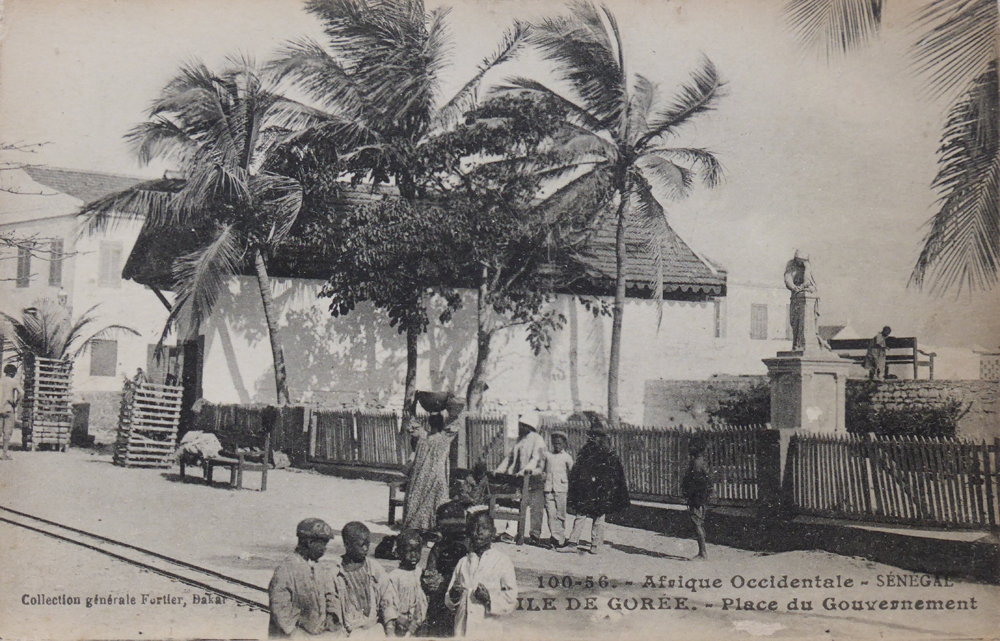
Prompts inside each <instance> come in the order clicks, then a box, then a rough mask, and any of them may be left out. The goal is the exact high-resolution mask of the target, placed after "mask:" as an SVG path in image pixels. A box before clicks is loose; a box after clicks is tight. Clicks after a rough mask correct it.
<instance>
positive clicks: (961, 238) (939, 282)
mask: <svg viewBox="0 0 1000 641" xmlns="http://www.w3.org/2000/svg"><path fill="white" fill-rule="evenodd" d="M997 92H998V80H997V63H996V61H994V62H993V63H991V64H990V65H989V66H988V67H987V69H986V71H985V72H983V73H982V74H980V75H979V77H978V78H976V80H975V81H974V82H973V83H972V85H971V86H970V88H969V90H968V91H967V92H966V93H965V95H964V96H963V98H962V99H961V100H960V101H959V102H958V103H956V104H955V106H954V107H952V109H951V112H950V113H949V117H948V122H947V124H946V126H945V131H944V133H943V134H942V139H941V147H940V149H939V152H938V153H939V156H940V164H941V168H940V170H939V172H938V175H937V177H936V178H935V179H934V183H933V187H934V188H936V189H937V190H938V191H939V192H940V193H941V209H940V210H939V211H938V212H937V213H936V214H935V215H934V216H933V218H932V219H931V220H930V222H929V226H930V230H929V231H928V233H927V236H926V237H925V239H924V247H923V250H922V251H921V252H920V256H919V257H918V259H917V263H916V266H915V267H914V269H913V273H912V274H911V275H910V284H911V285H914V286H916V287H923V286H924V284H925V283H926V282H927V281H928V280H929V281H930V282H931V283H932V290H933V291H935V292H936V293H938V294H940V293H943V292H944V291H946V290H948V289H950V288H952V287H956V286H957V287H958V290H959V291H961V290H962V289H963V288H965V287H967V288H969V290H987V289H991V288H992V287H994V286H995V285H996V283H997V271H998V267H1000V198H998V182H1000V140H998V138H1000V136H998V133H1000V97H998V93H997Z"/></svg>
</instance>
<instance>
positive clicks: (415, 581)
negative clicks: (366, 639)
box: [389, 530, 427, 637]
mask: <svg viewBox="0 0 1000 641" xmlns="http://www.w3.org/2000/svg"><path fill="white" fill-rule="evenodd" d="M423 548H424V540H423V537H421V536H420V533H419V532H417V531H415V530H405V531H404V532H403V533H402V534H400V535H399V537H398V538H397V540H396V551H397V552H398V554H399V567H398V568H397V569H395V570H393V571H391V572H390V573H389V585H390V588H391V589H390V591H389V593H390V594H392V595H394V596H395V598H396V602H395V604H394V605H395V610H396V626H395V627H396V629H395V635H396V636H397V637H412V636H414V635H416V633H417V630H418V629H419V628H420V626H421V625H422V624H423V622H424V618H425V617H426V616H427V595H426V594H424V591H423V589H422V588H421V586H420V572H419V570H418V569H417V564H418V563H420V553H421V552H422V551H423ZM390 634H391V632H390Z"/></svg>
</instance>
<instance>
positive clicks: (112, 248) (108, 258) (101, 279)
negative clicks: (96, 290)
mask: <svg viewBox="0 0 1000 641" xmlns="http://www.w3.org/2000/svg"><path fill="white" fill-rule="evenodd" d="M100 260H101V264H100V271H99V273H98V281H97V284H98V285H99V286H100V287H121V283H122V244H121V242H119V241H102V242H101V259H100Z"/></svg>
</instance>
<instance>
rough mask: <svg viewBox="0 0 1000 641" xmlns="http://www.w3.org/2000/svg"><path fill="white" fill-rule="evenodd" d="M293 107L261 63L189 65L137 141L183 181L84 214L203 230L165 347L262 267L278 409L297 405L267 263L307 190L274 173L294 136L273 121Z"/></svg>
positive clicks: (145, 186) (179, 283)
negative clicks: (278, 151)
mask: <svg viewBox="0 0 1000 641" xmlns="http://www.w3.org/2000/svg"><path fill="white" fill-rule="evenodd" d="M285 102H287V101H286V100H285V99H283V98H282V97H280V96H279V95H278V94H277V93H275V92H274V91H273V90H272V88H270V87H269V86H268V84H267V83H266V82H265V80H264V74H262V72H261V70H260V69H259V68H258V67H257V66H256V65H255V64H254V63H253V61H251V60H247V59H235V58H234V59H230V60H229V61H228V66H227V67H226V68H225V69H224V70H223V71H221V72H219V73H216V72H213V71H210V70H209V69H208V68H207V67H206V66H205V65H204V64H202V63H193V64H189V65H186V66H184V67H183V68H182V69H181V70H180V72H179V73H178V74H177V76H176V77H175V78H174V79H173V80H171V81H170V82H169V83H168V84H167V85H166V87H165V88H164V89H163V91H162V93H161V95H160V97H159V98H158V99H157V100H156V101H155V102H154V103H153V106H152V107H151V108H150V110H149V120H148V121H147V122H145V123H142V124H140V125H138V126H136V127H135V128H133V129H132V131H130V132H129V134H128V135H127V140H128V141H129V142H130V143H131V144H132V146H133V149H134V151H135V153H136V155H137V156H138V158H139V160H140V161H141V162H142V163H148V162H150V161H151V160H152V159H154V158H159V159H162V160H167V161H173V162H176V163H177V166H178V168H179V170H180V174H181V175H182V178H181V179H179V180H177V181H171V180H166V179H165V180H157V181H149V182H145V183H140V184H139V185H136V186H135V187H133V188H131V189H128V190H125V191H122V192H119V193H116V194H112V195H110V196H107V197H105V198H102V199H101V200H98V201H96V202H93V203H91V204H89V205H87V206H85V207H84V208H83V210H82V211H81V212H80V215H81V216H83V217H85V218H86V229H87V230H88V231H89V232H90V233H98V232H102V231H104V230H105V229H107V228H108V227H110V226H113V225H115V224H116V223H118V222H119V221H124V220H135V219H139V220H143V221H144V223H143V224H144V231H146V232H147V233H154V232H156V231H158V230H159V231H165V230H170V229H173V228H176V227H178V226H183V227H185V228H195V229H197V230H200V231H202V232H203V238H204V242H202V243H200V244H199V247H198V248H197V249H196V250H194V251H193V252H191V253H189V254H187V255H184V256H180V257H178V258H177V259H176V260H175V262H174V264H173V278H174V279H175V281H176V285H175V291H176V296H175V298H174V302H173V306H172V309H171V312H170V315H169V317H168V319H167V323H166V326H165V327H164V330H163V337H162V338H161V343H162V341H163V339H164V338H166V336H167V334H168V332H169V331H170V329H171V327H172V325H173V324H175V323H176V322H177V321H178V319H183V320H186V321H187V324H188V326H191V327H197V326H198V325H199V324H200V323H201V322H202V321H203V320H205V319H207V318H208V317H209V316H210V315H211V313H212V308H213V306H214V305H215V303H216V301H217V300H218V297H219V295H220V293H221V290H222V288H223V287H224V286H225V283H226V282H227V280H228V279H229V278H230V277H232V276H233V275H235V274H237V273H239V272H240V271H241V268H243V267H244V266H245V265H246V264H249V265H250V266H252V269H253V273H254V274H255V275H256V278H257V285H258V289H259V291H260V297H261V302H262V304H263V307H264V318H265V320H266V322H267V329H268V335H269V337H270V343H271V355H272V358H273V359H274V382H275V390H276V393H277V400H278V403H288V402H290V400H289V394H288V385H287V381H286V374H285V359H284V354H283V352H282V348H281V341H280V337H279V333H278V324H277V315H276V310H275V306H274V300H273V297H272V294H271V285H270V279H269V277H268V273H267V262H266V257H267V255H268V252H269V251H270V250H272V249H273V248H274V247H276V246H277V244H278V243H280V242H281V240H282V239H283V238H285V237H286V236H287V235H288V233H289V231H290V230H291V228H292V226H293V225H294V223H295V220H296V218H297V217H298V214H299V211H300V209H301V206H302V188H301V186H300V184H299V183H298V182H297V181H296V180H294V179H292V178H289V177H287V176H284V175H280V174H278V173H275V172H273V171H269V170H268V161H269V159H270V157H271V152H272V150H273V149H274V148H275V145H276V144H277V143H278V142H279V141H280V139H281V136H283V135H285V134H287V133H288V132H287V131H285V130H282V129H280V128H278V127H275V126H272V121H271V117H272V116H273V115H274V113H275V110H276V109H278V108H279V107H280V106H282V105H284V104H285Z"/></svg>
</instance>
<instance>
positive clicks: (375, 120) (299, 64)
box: [272, 0, 525, 414]
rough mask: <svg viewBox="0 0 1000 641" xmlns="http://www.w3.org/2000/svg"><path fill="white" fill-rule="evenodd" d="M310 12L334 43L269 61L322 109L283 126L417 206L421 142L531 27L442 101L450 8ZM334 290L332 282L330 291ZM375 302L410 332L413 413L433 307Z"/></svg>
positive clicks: (403, 4)
mask: <svg viewBox="0 0 1000 641" xmlns="http://www.w3.org/2000/svg"><path fill="white" fill-rule="evenodd" d="M306 10H307V11H309V12H310V13H312V14H314V15H315V16H316V17H318V18H319V19H320V21H321V22H322V23H323V28H324V31H325V33H326V36H327V39H328V47H324V46H323V45H322V44H320V43H318V42H316V41H314V40H311V39H302V40H298V41H295V42H292V43H289V44H288V45H287V46H286V47H285V48H284V50H283V51H282V52H281V53H280V55H279V57H278V59H277V60H276V61H275V62H274V63H272V69H273V71H274V72H275V74H276V75H277V77H278V78H279V79H281V80H282V81H290V83H291V84H292V85H293V86H294V87H295V88H296V89H297V90H298V91H300V92H302V93H304V94H305V95H306V96H308V98H309V99H310V100H311V101H312V102H313V103H314V104H316V105H317V106H318V107H319V109H316V110H308V109H300V108H298V107H297V106H296V107H293V108H290V109H288V111H287V113H286V117H287V120H286V122H287V123H288V124H289V126H292V127H294V128H296V129H299V130H300V133H299V134H298V135H296V136H295V137H294V138H293V140H292V142H294V143H296V144H297V145H299V146H300V147H301V148H303V149H307V150H313V151H314V152H315V150H316V149H321V150H325V153H326V155H327V157H328V158H336V161H335V162H334V163H331V165H330V166H329V167H328V169H327V171H333V172H335V173H337V174H339V175H341V176H345V177H350V178H351V180H352V181H353V182H355V183H360V182H362V181H364V182H368V183H373V184H379V183H389V182H391V183H394V184H395V186H396V187H397V188H398V189H399V193H400V196H401V197H402V198H403V199H404V200H406V201H407V202H408V203H409V204H410V205H411V206H416V203H417V200H418V199H420V198H421V197H423V196H424V195H425V194H424V192H423V190H422V189H421V186H420V185H419V184H418V181H417V179H416V177H415V176H414V173H413V170H414V164H415V159H416V157H417V156H418V155H419V154H420V153H421V151H420V149H421V147H422V145H424V144H426V143H427V141H428V140H430V139H432V138H433V136H434V135H436V134H437V133H439V132H441V131H443V130H445V129H446V128H447V127H448V126H450V125H452V124H454V123H455V122H457V121H458V120H459V119H460V118H461V117H462V115H463V113H464V111H465V110H466V109H467V108H468V107H470V106H471V105H472V104H473V103H474V102H475V97H476V91H477V88H478V86H479V84H480V83H481V82H482V80H483V77H484V76H485V75H486V73H487V72H488V71H489V70H490V69H492V68H493V67H495V66H497V65H500V64H503V63H504V62H506V61H508V60H510V59H512V58H513V57H514V56H516V54H517V51H518V49H519V48H520V45H521V42H522V40H523V38H524V35H525V29H524V27H523V26H522V25H515V27H514V28H513V29H512V30H511V31H510V32H509V33H508V34H507V35H506V36H505V37H504V39H503V41H502V42H501V44H500V46H499V48H498V50H497V51H496V53H495V54H494V55H492V56H490V57H489V58H487V59H486V60H485V61H484V62H483V64H482V65H481V66H480V68H479V69H478V70H477V72H476V73H475V74H474V75H473V77H472V78H470V79H469V80H468V81H467V82H466V83H465V85H464V86H463V87H462V88H461V89H460V90H459V91H458V92H457V93H456V94H455V95H454V96H452V97H451V98H450V99H449V100H447V101H441V100H439V99H438V93H439V83H440V79H441V75H442V73H443V72H444V71H445V70H446V68H447V66H448V56H447V50H448V45H449V37H448V33H447V26H446V22H445V18H446V16H447V13H448V10H447V9H436V10H434V11H431V12H429V13H428V12H425V10H424V5H423V2H422V1H421V0H309V2H307V3H306ZM400 284H402V283H396V284H395V285H400ZM411 285H412V286H413V288H414V289H413V290H412V291H410V292H407V293H404V292H399V291H397V292H396V293H397V294H399V295H400V296H401V298H400V299H399V300H402V301H406V302H407V303H408V304H413V305H415V306H417V307H421V306H422V301H423V300H424V298H423V292H424V290H425V289H426V288H427V284H426V283H425V282H422V281H421V279H416V280H415V281H411ZM335 289H336V286H335V284H334V283H332V282H331V284H330V285H329V286H328V288H327V292H328V293H332V292H333V291H334V290H335ZM348 289H349V288H348ZM383 291H385V290H383ZM369 293H372V294H374V291H371V292H369ZM369 300H373V302H376V304H379V302H378V301H379V300H384V301H385V302H386V303H387V305H388V307H389V308H392V309H396V310H397V311H396V312H390V314H391V315H393V314H394V318H396V319H398V321H399V323H400V328H401V329H402V330H404V331H405V332H406V334H407V341H406V343H407V374H406V381H407V385H406V392H405V399H406V400H405V404H404V411H405V412H406V413H409V414H412V413H413V412H414V411H415V405H414V402H413V394H414V392H415V385H414V383H415V380H416V362H417V354H416V346H417V337H418V336H419V334H420V333H421V332H423V331H424V330H425V329H426V326H427V325H426V312H425V311H424V310H422V309H416V308H415V309H412V310H410V311H408V312H405V313H404V312H402V311H399V310H398V305H399V303H398V302H393V301H389V300H388V299H383V298H382V297H381V296H377V297H375V298H369ZM380 306H382V305H380Z"/></svg>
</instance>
